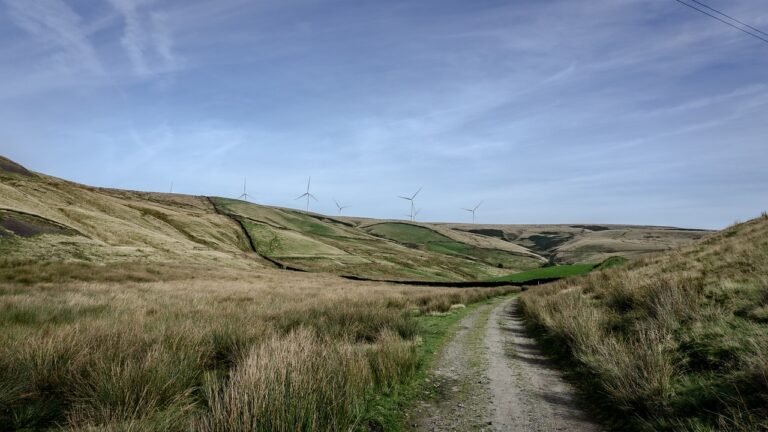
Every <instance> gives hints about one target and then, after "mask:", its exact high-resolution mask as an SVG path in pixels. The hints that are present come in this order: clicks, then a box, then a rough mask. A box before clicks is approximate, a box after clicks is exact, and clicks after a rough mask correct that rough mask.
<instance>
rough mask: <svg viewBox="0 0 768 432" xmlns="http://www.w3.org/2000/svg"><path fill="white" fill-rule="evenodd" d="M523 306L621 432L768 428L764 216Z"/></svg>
mask: <svg viewBox="0 0 768 432" xmlns="http://www.w3.org/2000/svg"><path fill="white" fill-rule="evenodd" d="M521 301H522V307H523V310H524V312H525V313H526V314H527V315H528V317H530V318H531V320H532V321H533V322H535V323H536V324H537V325H538V326H539V327H540V328H541V329H543V331H544V334H545V337H544V340H546V341H548V342H549V344H550V345H551V346H552V347H555V349H556V350H560V351H561V354H562V355H564V356H565V357H568V358H570V359H571V360H572V361H574V362H575V363H572V364H571V366H576V368H575V370H578V371H580V373H579V374H577V375H579V376H580V377H581V380H582V382H583V384H584V386H585V387H586V388H587V390H588V391H589V392H590V393H591V394H593V395H596V394H604V395H606V400H602V401H598V402H599V403H602V404H608V405H610V406H611V408H618V409H619V410H620V412H623V413H625V414H627V416H625V417H624V420H626V419H627V418H630V419H634V420H633V421H630V422H629V424H622V425H621V428H622V429H627V430H630V429H636V430H690V431H694V430H695V431H714V430H726V431H758V430H768V420H766V419H768V410H767V409H766V407H768V216H767V215H765V214H764V215H763V216H762V217H760V218H758V219H755V220H752V221H749V222H747V223H743V224H739V225H735V226H732V227H730V228H728V229H726V230H724V231H722V232H719V233H716V234H712V235H710V236H708V237H707V238H706V239H704V240H703V241H701V242H698V243H696V244H694V245H690V246H687V247H684V248H682V249H679V250H675V251H672V252H668V253H664V254H659V255H654V256H649V257H644V258H641V259H639V260H636V261H635V262H632V263H629V264H627V265H626V266H623V267H618V268H612V269H608V270H604V271H600V272H596V273H592V274H589V275H587V276H584V277H580V278H573V279H568V280H566V281H562V282H558V283H556V284H553V285H550V286H547V287H540V288H537V289H532V290H530V291H528V292H526V293H524V294H523V295H522V297H521ZM605 411H606V412H610V411H612V410H611V409H606V410H605ZM614 417H615V418H614V420H615V419H616V418H621V417H622V415H621V414H619V415H617V416H614Z"/></svg>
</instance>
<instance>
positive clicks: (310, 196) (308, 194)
mask: <svg viewBox="0 0 768 432" xmlns="http://www.w3.org/2000/svg"><path fill="white" fill-rule="evenodd" d="M310 183H312V177H310V178H309V179H308V180H307V191H306V192H304V193H303V194H301V195H299V196H297V197H296V199H301V198H304V197H307V211H309V199H310V198H312V199H313V200H315V201H317V198H315V196H314V195H312V194H311V193H309V185H310Z"/></svg>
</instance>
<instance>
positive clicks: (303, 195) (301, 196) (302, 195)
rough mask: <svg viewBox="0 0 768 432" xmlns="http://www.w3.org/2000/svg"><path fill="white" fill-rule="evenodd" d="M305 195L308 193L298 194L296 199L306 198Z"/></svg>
mask: <svg viewBox="0 0 768 432" xmlns="http://www.w3.org/2000/svg"><path fill="white" fill-rule="evenodd" d="M305 196H307V194H305V193H303V194H301V195H299V196H297V197H296V199H300V198H304V197H305Z"/></svg>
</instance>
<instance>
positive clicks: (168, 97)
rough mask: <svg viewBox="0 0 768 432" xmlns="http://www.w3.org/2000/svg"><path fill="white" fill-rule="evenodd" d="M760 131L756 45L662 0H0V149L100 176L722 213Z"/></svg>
mask: <svg viewBox="0 0 768 432" xmlns="http://www.w3.org/2000/svg"><path fill="white" fill-rule="evenodd" d="M707 3H708V4H709V5H710V6H712V7H715V8H718V9H721V10H722V11H723V12H726V13H728V14H729V15H732V16H734V17H737V18H740V19H742V20H744V21H746V22H747V23H749V24H750V25H752V26H754V27H757V28H760V29H762V30H764V31H766V32H768V2H766V1H765V0H707ZM767 132H768V43H763V42H761V41H759V40H757V39H755V38H752V37H749V36H747V35H745V34H743V33H741V32H738V31H736V30H734V29H733V28H731V27H728V26H725V25H723V24H722V23H719V22H717V21H715V20H713V19H711V18H708V17H706V16H704V15H702V14H699V13H697V12H696V11H693V10H691V9H689V8H687V7H685V6H683V5H681V4H680V3H678V2H676V1H674V0H590V1H573V0H517V1H515V0H507V1H493V0H473V1H466V0H420V1H413V0H387V1H380V0H377V1H372V0H323V1H320V0H154V1H153V0H0V154H1V155H4V156H6V157H9V158H11V159H13V160H15V161H17V162H19V163H21V164H22V165H24V166H26V167H28V168H29V169H32V170H35V171H38V172H43V173H46V174H50V175H54V176H57V177H62V178H66V179H69V180H73V181H77V182H80V183H85V184H89V185H94V186H104V187H114V188H124V189H134V190H146V191H161V192H165V191H168V190H169V189H170V185H171V182H173V185H174V186H173V189H174V192H178V193H188V194H196V195H215V196H227V197H237V196H238V195H240V194H241V193H242V188H243V179H244V178H247V180H248V193H249V194H250V195H251V196H252V197H253V198H252V199H253V200H254V201H255V202H258V203H262V204H268V205H278V206H288V207H297V208H303V206H304V202H303V201H301V200H295V197H297V196H298V195H300V194H302V193H303V192H304V191H305V189H306V184H307V178H308V177H309V176H311V177H312V193H313V194H314V195H315V196H316V197H317V198H318V200H319V201H318V202H316V203H315V202H312V203H311V209H312V210H314V211H318V212H321V213H327V214H336V213H337V210H336V206H335V204H334V199H335V200H337V201H338V202H339V203H341V204H342V205H349V206H351V207H350V208H349V209H346V210H345V212H347V213H348V214H350V215H356V216H366V217H378V218H405V216H406V214H407V213H408V212H409V204H408V202H406V201H404V200H402V199H399V198H398V195H408V194H412V193H413V192H415V191H416V190H417V189H418V188H419V187H423V190H422V191H421V193H420V194H419V196H418V197H417V199H416V207H417V208H419V209H420V212H419V215H418V219H419V220H423V221H445V222H464V221H469V220H471V215H470V214H469V213H468V212H466V211H463V210H462V207H474V206H475V205H476V204H477V203H478V202H481V201H482V205H481V207H480V208H479V209H478V211H477V221H478V223H630V224H652V225H669V226H682V227H696V228H721V227H725V226H727V225H729V224H732V223H733V222H735V221H738V220H741V221H743V220H746V219H749V218H752V217H755V216H757V215H759V214H760V212H761V211H763V210H766V209H768V169H766V167H768V140H767V138H768V133H767Z"/></svg>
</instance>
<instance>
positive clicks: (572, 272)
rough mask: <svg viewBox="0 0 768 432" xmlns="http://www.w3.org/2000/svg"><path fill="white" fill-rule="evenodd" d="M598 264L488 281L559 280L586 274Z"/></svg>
mask: <svg viewBox="0 0 768 432" xmlns="http://www.w3.org/2000/svg"><path fill="white" fill-rule="evenodd" d="M598 265H599V264H571V265H559V266H552V267H542V268H538V269H535V270H528V271H524V272H521V273H515V274H511V275H507V276H501V277H496V278H492V279H489V281H492V282H527V281H531V280H536V279H560V278H564V277H568V276H578V275H583V274H587V273H589V272H590V271H592V269H594V268H595V267H597V266H598Z"/></svg>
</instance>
